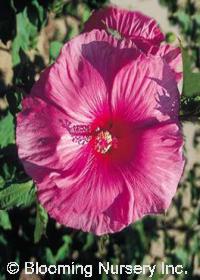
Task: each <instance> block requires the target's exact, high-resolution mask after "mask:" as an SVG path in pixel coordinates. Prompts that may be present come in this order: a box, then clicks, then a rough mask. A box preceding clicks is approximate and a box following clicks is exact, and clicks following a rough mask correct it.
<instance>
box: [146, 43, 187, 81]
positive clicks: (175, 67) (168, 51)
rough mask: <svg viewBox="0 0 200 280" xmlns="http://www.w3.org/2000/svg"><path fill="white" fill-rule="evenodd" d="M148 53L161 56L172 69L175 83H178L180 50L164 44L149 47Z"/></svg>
mask: <svg viewBox="0 0 200 280" xmlns="http://www.w3.org/2000/svg"><path fill="white" fill-rule="evenodd" d="M148 53H150V54H153V55H159V56H161V57H162V58H163V59H164V60H165V61H166V63H167V64H168V65H169V66H170V68H171V69H172V71H173V73H174V75H175V79H176V81H177V82H179V81H180V80H181V79H182V76H183V74H182V72H183V65H182V55H181V49H180V48H176V47H173V46H171V45H169V44H164V45H161V46H160V47H157V46H153V47H151V48H150V49H149V50H148Z"/></svg>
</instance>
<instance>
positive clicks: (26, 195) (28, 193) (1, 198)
mask: <svg viewBox="0 0 200 280" xmlns="http://www.w3.org/2000/svg"><path fill="white" fill-rule="evenodd" d="M34 201H35V188H34V186H33V181H28V182H25V183H13V184H11V185H9V186H8V187H6V188H4V189H3V190H1V191H0V209H3V210H8V209H11V208H13V207H28V206H30V205H31V204H32V203H33V202H34Z"/></svg>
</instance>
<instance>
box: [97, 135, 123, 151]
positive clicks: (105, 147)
mask: <svg viewBox="0 0 200 280" xmlns="http://www.w3.org/2000/svg"><path fill="white" fill-rule="evenodd" d="M98 130H99V129H97V131H98ZM117 142H118V140H117V138H116V137H112V134H111V133H110V132H109V131H108V130H105V131H100V132H99V133H98V134H97V135H96V137H95V150H96V151H97V152H98V153H101V154H105V153H107V152H108V151H110V149H111V148H112V147H113V148H117Z"/></svg>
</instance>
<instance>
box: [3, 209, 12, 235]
mask: <svg viewBox="0 0 200 280" xmlns="http://www.w3.org/2000/svg"><path fill="white" fill-rule="evenodd" d="M0 227H2V228H3V229H5V230H7V229H12V225H11V222H10V219H9V215H8V213H7V212H6V211H5V210H0Z"/></svg>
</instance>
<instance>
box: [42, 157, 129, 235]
mask: <svg viewBox="0 0 200 280" xmlns="http://www.w3.org/2000/svg"><path fill="white" fill-rule="evenodd" d="M77 168H78V167H77ZM38 198H39V200H40V202H41V204H42V205H43V206H44V207H45V208H46V210H47V211H48V213H49V214H50V216H51V217H53V218H55V219H56V220H57V221H58V222H59V223H61V224H64V225H65V226H68V227H73V228H76V229H82V230H83V231H90V232H93V233H95V234H97V235H101V234H104V233H111V232H115V231H119V230H121V229H122V228H124V227H125V226H127V225H128V224H130V223H131V221H132V216H133V205H134V200H133V192H132V191H130V189H129V187H127V185H126V183H125V180H123V177H122V175H121V174H120V173H119V171H118V170H117V169H114V168H113V167H112V166H106V165H105V166H102V165H99V162H97V161H95V159H93V161H92V162H91V161H88V162H87V164H86V165H85V166H84V167H83V169H81V170H80V169H79V168H78V172H77V174H75V175H74V176H73V178H72V177H70V176H69V175H68V174H66V173H62V174H58V173H57V174H56V173H55V174H50V175H49V176H46V177H44V180H43V181H42V182H38Z"/></svg>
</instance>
